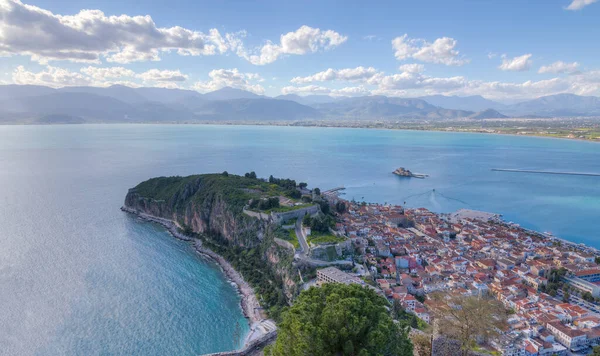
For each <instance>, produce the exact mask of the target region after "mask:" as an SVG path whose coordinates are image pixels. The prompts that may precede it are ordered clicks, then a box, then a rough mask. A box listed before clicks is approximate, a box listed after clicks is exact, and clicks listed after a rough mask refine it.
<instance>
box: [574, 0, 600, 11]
mask: <svg viewBox="0 0 600 356" xmlns="http://www.w3.org/2000/svg"><path fill="white" fill-rule="evenodd" d="M596 1H598V0H573V1H572V2H571V4H570V5H569V6H567V10H581V9H583V8H584V7H586V6H588V5H591V4H593V3H595V2H596Z"/></svg>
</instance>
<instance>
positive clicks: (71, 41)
mask: <svg viewBox="0 0 600 356" xmlns="http://www.w3.org/2000/svg"><path fill="white" fill-rule="evenodd" d="M0 19H1V21H0V34H1V35H0V53H3V54H4V55H27V56H31V59H32V60H34V61H38V62H40V63H47V62H48V61H52V60H69V61H72V62H88V63H100V59H101V57H105V58H106V60H107V61H109V62H117V63H129V62H135V61H156V60H160V54H161V52H164V51H172V50H174V51H176V52H177V53H178V54H180V55H191V56H199V55H212V54H216V53H224V52H226V51H228V50H237V47H236V46H238V45H239V40H238V38H237V36H236V34H226V35H225V38H223V37H222V36H221V34H220V33H219V31H217V30H216V29H212V30H210V31H209V33H208V34H206V33H202V32H198V31H194V30H190V29H186V28H183V27H179V26H175V27H169V28H166V27H157V26H156V24H155V23H154V21H153V20H152V18H151V17H150V16H129V15H120V16H106V15H105V14H104V13H103V12H102V11H100V10H81V11H80V12H79V13H77V14H75V15H59V14H53V13H52V12H50V11H48V10H44V9H41V8H39V7H37V6H32V5H26V4H23V3H22V2H21V1H19V0H0Z"/></svg>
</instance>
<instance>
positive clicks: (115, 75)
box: [12, 65, 188, 88]
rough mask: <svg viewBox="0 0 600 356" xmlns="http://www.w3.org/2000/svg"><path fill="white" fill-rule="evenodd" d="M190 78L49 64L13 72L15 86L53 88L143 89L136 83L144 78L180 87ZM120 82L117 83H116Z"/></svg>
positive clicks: (172, 73) (169, 73)
mask: <svg viewBox="0 0 600 356" xmlns="http://www.w3.org/2000/svg"><path fill="white" fill-rule="evenodd" d="M187 78H188V76H187V75H185V74H183V73H181V72H180V71H179V70H158V69H151V70H148V71H146V72H143V73H135V72H134V71H132V70H130V69H127V68H123V67H92V66H89V67H83V68H81V69H80V70H79V72H72V71H69V70H68V69H64V68H59V67H53V66H50V65H47V66H46V68H45V69H44V70H42V71H40V72H33V71H29V70H26V69H25V67H24V66H18V67H17V68H16V69H15V70H14V72H13V73H12V79H13V83H15V84H32V85H46V86H49V87H53V88H59V87H66V86H94V87H108V86H111V85H115V84H120V85H125V86H129V87H141V86H142V84H140V83H138V82H136V81H135V80H136V79H141V80H142V81H143V85H144V86H147V87H160V88H178V87H179V86H178V85H177V84H176V83H177V82H182V81H185V80H187ZM115 79H116V80H115Z"/></svg>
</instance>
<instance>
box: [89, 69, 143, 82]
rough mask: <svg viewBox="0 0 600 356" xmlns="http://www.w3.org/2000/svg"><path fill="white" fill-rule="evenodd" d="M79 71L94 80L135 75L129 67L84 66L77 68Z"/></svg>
mask: <svg viewBox="0 0 600 356" xmlns="http://www.w3.org/2000/svg"><path fill="white" fill-rule="evenodd" d="M79 71H80V72H81V73H83V74H85V75H87V76H90V77H92V78H93V79H94V80H98V81H101V80H105V79H107V78H123V77H133V76H135V72H134V71H132V70H131V69H126V68H123V67H108V68H101V67H92V66H89V67H84V68H81V69H80V70H79Z"/></svg>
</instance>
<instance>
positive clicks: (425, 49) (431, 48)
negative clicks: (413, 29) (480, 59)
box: [392, 34, 469, 66]
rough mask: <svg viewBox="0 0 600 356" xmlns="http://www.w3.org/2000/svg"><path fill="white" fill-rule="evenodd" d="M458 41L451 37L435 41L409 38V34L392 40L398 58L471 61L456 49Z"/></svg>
mask: <svg viewBox="0 0 600 356" xmlns="http://www.w3.org/2000/svg"><path fill="white" fill-rule="evenodd" d="M456 44H457V41H456V40H455V39H453V38H450V37H442V38H438V39H436V40H435V41H433V43H431V42H427V41H426V40H423V39H416V38H415V39H411V38H408V34H404V35H403V36H400V37H396V38H394V39H393V40H392V48H393V49H394V50H395V53H394V56H395V57H396V59H398V60H405V59H409V58H412V59H416V60H419V61H422V62H428V63H438V64H445V65H448V66H461V65H463V64H466V63H469V60H468V59H465V58H463V57H460V53H459V51H457V50H456V49H455V47H456Z"/></svg>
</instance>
